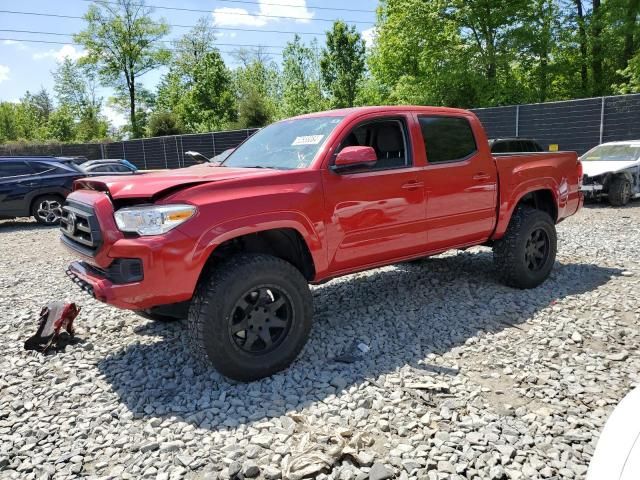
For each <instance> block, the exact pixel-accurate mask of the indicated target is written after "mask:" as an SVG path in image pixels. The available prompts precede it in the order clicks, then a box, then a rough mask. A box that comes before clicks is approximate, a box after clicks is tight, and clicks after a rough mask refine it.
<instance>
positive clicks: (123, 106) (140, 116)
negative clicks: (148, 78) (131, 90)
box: [107, 85, 156, 137]
mask: <svg viewBox="0 0 640 480" xmlns="http://www.w3.org/2000/svg"><path fill="white" fill-rule="evenodd" d="M135 100H136V105H135V125H137V128H138V129H139V130H140V131H139V132H138V136H140V135H142V133H144V132H145V130H146V128H147V125H148V123H149V117H150V115H151V113H152V112H153V111H154V109H155V107H156V96H155V94H154V93H153V92H151V91H150V90H149V89H147V88H145V87H143V86H142V85H140V86H138V87H137V89H136V99H135ZM129 101H130V98H129V96H128V95H127V93H126V92H124V91H122V90H116V91H115V95H113V96H112V97H110V98H109V99H108V101H107V104H108V105H109V106H111V107H112V108H114V109H115V110H116V111H117V112H119V113H120V114H122V115H126V114H127V113H128V112H129V111H130V105H129ZM120 135H122V136H125V137H133V136H134V134H133V130H132V124H131V123H129V124H128V125H125V126H124V127H123V128H122V129H121V131H120Z"/></svg>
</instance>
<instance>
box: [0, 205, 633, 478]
mask: <svg viewBox="0 0 640 480" xmlns="http://www.w3.org/2000/svg"><path fill="white" fill-rule="evenodd" d="M639 222H640V203H639V202H635V203H634V204H633V205H632V206H630V207H627V208H624V209H612V208H607V207H600V206H593V207H590V208H586V209H584V210H583V211H582V212H581V213H580V214H579V215H578V216H576V217H573V218H571V219H569V220H567V221H566V222H565V223H563V224H561V225H560V226H559V233H560V239H559V255H558V262H557V264H556V268H555V270H554V272H553V274H552V276H551V279H550V280H548V281H547V282H546V283H544V284H543V285H542V286H541V287H539V288H537V289H535V290H530V291H517V290H512V289H509V288H507V287H504V286H502V285H500V284H499V283H497V281H496V280H495V276H494V273H493V271H492V263H491V253H490V251H489V250H488V249H483V248H478V249H472V250H470V251H467V252H453V253H449V254H446V255H442V256H439V257H435V258H431V259H427V260H424V261H421V262H415V263H410V264H402V265H396V266H393V267H388V268H382V269H378V270H374V271H371V272H367V273H363V274H357V275H352V276H349V277H345V278H341V279H337V280H334V281H332V282H330V283H328V284H325V285H322V286H319V287H315V288H314V290H313V293H314V299H315V304H316V316H315V320H316V322H315V326H314V330H313V333H312V336H311V339H310V341H309V343H308V345H307V347H306V348H305V349H304V351H303V353H302V354H301V356H300V358H299V359H298V361H296V362H295V364H294V365H293V366H292V367H291V368H290V369H288V370H287V371H285V372H283V373H281V374H279V375H275V376H273V377H271V378H269V379H266V380H263V381H259V382H254V383H251V384H232V383H229V382H227V381H226V380H224V379H223V378H221V377H220V376H219V375H218V374H217V373H216V372H214V371H211V370H207V369H205V368H204V367H202V366H198V364H197V362H194V361H193V360H192V359H191V358H190V356H189V351H188V349H187V336H186V331H185V329H184V325H182V324H181V323H180V322H177V323H165V324H162V323H154V322H151V321H148V320H144V319H141V318H139V317H137V316H136V315H135V314H133V313H130V312H126V311H120V310H117V309H114V308H111V307H109V306H106V305H103V304H100V303H97V302H95V301H93V300H91V299H90V298H89V297H87V296H86V295H84V294H83V293H82V292H80V290H79V289H77V288H76V287H75V286H74V285H73V284H72V283H71V282H70V281H69V280H67V279H66V277H65V275H64V273H63V272H64V267H65V265H66V264H67V262H68V261H69V259H70V256H69V255H68V254H67V253H65V252H64V251H63V250H62V248H61V247H60V246H59V245H58V240H57V236H58V234H57V232H56V230H55V229H43V228H41V227H39V226H36V225H35V224H34V223H32V222H28V221H24V222H22V221H16V222H0V351H1V352H2V353H0V477H2V478H42V477H44V478H47V477H53V478H69V477H78V476H89V477H118V478H139V477H145V478H182V477H184V478H213V479H215V478H218V477H219V478H229V477H233V478H242V477H244V478H266V479H276V478H281V477H284V478H290V479H298V478H303V477H304V476H305V475H307V476H309V477H314V478H322V479H328V478H331V479H339V480H350V479H367V478H371V479H378V480H380V479H385V478H401V479H408V478H418V479H423V478H427V479H444V478H446V479H463V478H468V479H508V478H512V479H519V478H522V479H536V478H562V479H572V478H583V477H584V476H585V473H586V471H587V465H588V463H589V460H590V458H591V455H592V453H593V450H594V446H595V442H596V439H597V436H598V433H599V431H600V430H601V428H602V426H603V424H604V422H605V420H606V418H607V416H608V414H609V413H610V412H611V410H612V409H613V408H614V406H615V405H616V404H617V403H618V402H619V401H620V400H621V399H622V397H623V396H624V395H625V394H626V393H627V392H628V391H629V390H630V388H631V387H632V386H633V385H635V384H637V383H638V382H639V381H640V374H639V372H640V356H639V355H638V346H639V345H640V335H639V334H638V324H639V322H640V230H639V229H638V224H639ZM61 298H69V299H73V300H75V301H77V302H78V303H79V304H80V305H81V306H82V307H83V310H82V312H81V314H80V316H79V317H78V319H77V327H78V336H79V337H80V338H81V339H82V342H81V343H79V344H77V345H73V346H69V347H67V349H66V351H65V352H64V353H58V354H56V355H51V356H42V355H40V354H36V353H32V352H25V351H23V350H22V343H23V341H24V340H25V339H26V338H27V337H28V336H30V335H31V334H32V333H33V332H35V329H36V324H35V318H36V317H37V314H38V312H39V310H40V308H41V306H42V305H43V304H44V303H45V302H46V301H48V300H50V299H61ZM353 342H360V343H363V344H366V345H367V346H368V347H369V351H368V352H367V353H365V354H362V356H361V358H358V359H356V361H355V362H354V363H340V362H336V361H335V360H334V358H335V357H336V356H338V355H340V354H341V353H342V352H344V351H345V350H349V347H350V346H351V345H352V344H353Z"/></svg>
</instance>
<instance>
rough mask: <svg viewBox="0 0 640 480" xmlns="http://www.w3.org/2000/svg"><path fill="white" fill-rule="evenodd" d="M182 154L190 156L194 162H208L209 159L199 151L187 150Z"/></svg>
mask: <svg viewBox="0 0 640 480" xmlns="http://www.w3.org/2000/svg"><path fill="white" fill-rule="evenodd" d="M184 154H185V155H186V156H188V157H191V160H193V161H194V162H196V163H209V159H208V158H207V157H205V156H204V155H202V154H201V153H198V152H194V151H192V150H189V151H188V152H184Z"/></svg>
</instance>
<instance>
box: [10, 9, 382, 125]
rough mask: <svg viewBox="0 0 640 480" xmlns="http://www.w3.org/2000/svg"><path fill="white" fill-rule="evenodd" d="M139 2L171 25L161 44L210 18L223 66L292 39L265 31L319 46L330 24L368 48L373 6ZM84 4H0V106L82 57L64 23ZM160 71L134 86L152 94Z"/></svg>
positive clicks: (49, 84) (114, 117)
mask: <svg viewBox="0 0 640 480" xmlns="http://www.w3.org/2000/svg"><path fill="white" fill-rule="evenodd" d="M146 3H147V5H149V6H154V7H156V8H155V11H154V13H153V16H154V18H157V19H160V18H164V19H165V20H166V21H167V22H168V23H169V24H171V25H174V26H173V27H172V28H171V33H170V34H169V35H168V37H167V38H166V40H167V41H171V40H173V39H176V38H178V37H180V36H181V35H182V34H184V33H186V32H188V31H189V28H186V27H188V26H192V25H195V23H196V21H197V20H198V18H200V17H204V16H208V17H210V18H212V19H213V22H214V25H215V26H216V27H217V28H218V35H217V43H218V44H219V48H220V50H221V52H222V54H223V57H224V59H225V62H227V65H229V66H234V65H235V60H234V58H233V55H232V52H233V51H234V50H237V49H238V48H239V46H238V45H240V44H244V45H261V46H264V47H265V49H264V50H266V51H267V52H271V53H272V58H273V59H274V60H275V61H279V60H280V58H281V56H280V55H279V54H280V53H281V52H282V48H283V47H284V45H285V44H286V42H287V41H289V40H291V39H293V33H276V32H273V30H278V31H280V32H282V31H285V32H297V33H299V34H301V37H302V39H303V40H304V41H310V40H312V39H313V38H314V37H316V38H317V39H318V42H319V43H320V45H323V44H324V32H325V31H326V30H327V29H328V28H330V27H331V24H332V21H333V20H337V19H341V20H344V21H346V22H347V23H351V24H353V25H355V26H356V28H357V30H358V31H359V32H361V33H362V34H363V36H364V38H365V40H367V42H368V43H370V42H371V41H372V40H373V36H374V34H373V24H374V21H375V8H376V5H377V1H375V0H349V1H344V0H309V1H307V0H208V1H207V0H182V1H168V0H146ZM89 5H90V0H63V1H56V2H53V1H51V0H22V1H21V2H15V1H9V0H0V101H12V102H15V101H17V100H18V99H19V98H20V97H22V96H23V95H24V93H25V92H26V91H27V90H28V91H31V92H35V91H38V90H40V89H41V88H42V87H44V88H46V89H47V90H49V91H50V92H52V88H53V78H52V75H51V72H52V71H53V70H55V68H56V65H57V62H59V61H61V60H62V59H64V58H65V57H69V58H72V59H74V60H76V59H78V58H80V57H81V56H82V54H83V51H82V48H81V47H80V46H77V45H73V44H72V43H73V39H72V38H71V36H70V35H72V34H74V33H77V32H79V31H80V30H82V29H83V27H84V21H83V20H82V19H81V18H66V17H82V15H83V14H84V13H85V12H86V11H87V8H88V7H89ZM162 7H172V8H180V9H189V10H198V11H185V10H171V9H167V8H162ZM316 7H320V8H316ZM345 9H346V10H345ZM347 10H357V11H347ZM9 12H22V14H18V13H9ZM25 13H38V14H44V15H31V14H29V15H27V14H25ZM51 15H58V17H56V16H51ZM281 17H289V18H281ZM291 17H294V18H291ZM325 20H327V21H325ZM356 22H357V23H356ZM247 30H253V31H247ZM270 30H271V31H270ZM27 32H34V33H27ZM35 32H37V33H35ZM29 40H32V41H29ZM40 42H56V43H40ZM162 73H163V69H160V70H156V71H153V72H150V73H148V74H146V75H145V76H143V77H142V78H141V81H142V83H143V85H144V86H145V87H147V88H151V89H153V88H154V87H155V86H156V85H157V83H158V81H159V80H160V77H161V75H162ZM110 94H111V91H110V90H109V89H108V88H105V89H103V91H101V95H103V96H104V97H108V96H109V95H110ZM105 114H106V115H107V117H108V118H109V120H110V121H111V122H112V123H113V124H115V126H120V125H122V124H123V122H124V121H125V120H124V118H123V117H122V115H120V114H119V113H118V112H115V111H114V110H112V109H109V108H107V109H105Z"/></svg>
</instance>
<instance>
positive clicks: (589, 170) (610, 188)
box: [580, 140, 640, 206]
mask: <svg viewBox="0 0 640 480" xmlns="http://www.w3.org/2000/svg"><path fill="white" fill-rule="evenodd" d="M580 160H581V161H582V166H583V169H584V177H583V181H582V191H583V192H584V194H585V196H586V197H587V198H600V197H603V196H606V197H608V199H609V203H610V204H611V205H614V206H623V205H626V204H627V203H629V201H630V200H631V199H632V198H638V197H640V140H631V141H627V142H609V143H603V144H602V145H598V146H597V147H594V148H592V149H591V150H589V151H588V152H587V153H585V154H584V155H582V157H580Z"/></svg>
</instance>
